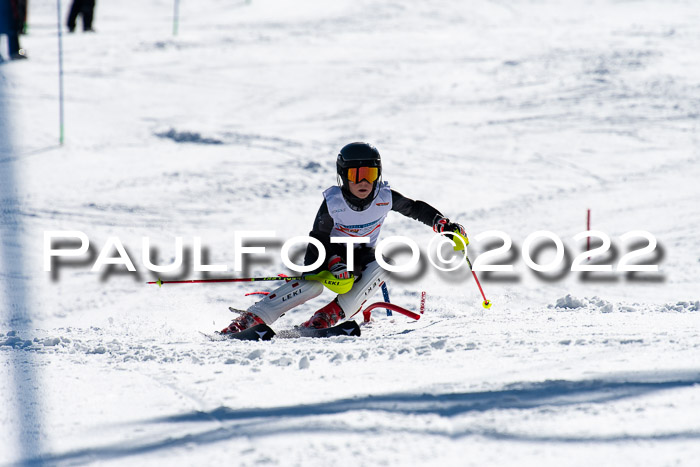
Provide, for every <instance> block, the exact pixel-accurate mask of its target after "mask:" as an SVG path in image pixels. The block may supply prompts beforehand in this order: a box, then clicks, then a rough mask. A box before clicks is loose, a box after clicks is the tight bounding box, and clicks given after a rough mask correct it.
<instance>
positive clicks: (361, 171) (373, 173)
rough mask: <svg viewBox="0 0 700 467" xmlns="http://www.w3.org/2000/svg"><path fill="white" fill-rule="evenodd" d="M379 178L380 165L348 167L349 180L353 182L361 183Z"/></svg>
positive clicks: (372, 181) (371, 181)
mask: <svg viewBox="0 0 700 467" xmlns="http://www.w3.org/2000/svg"><path fill="white" fill-rule="evenodd" d="M378 178H379V167H353V168H351V169H348V180H349V181H351V182H352V183H360V182H361V181H362V180H367V181H368V182H370V183H374V182H375V180H377V179H378Z"/></svg>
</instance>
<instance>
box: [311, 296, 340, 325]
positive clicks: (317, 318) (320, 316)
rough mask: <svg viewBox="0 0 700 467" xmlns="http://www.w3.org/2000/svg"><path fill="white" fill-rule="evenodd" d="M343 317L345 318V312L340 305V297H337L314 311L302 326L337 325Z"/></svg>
mask: <svg viewBox="0 0 700 467" xmlns="http://www.w3.org/2000/svg"><path fill="white" fill-rule="evenodd" d="M343 318H345V312H344V311H343V309H342V308H340V305H338V299H335V300H333V301H332V302H330V303H329V304H328V305H326V306H324V307H323V308H321V309H320V310H318V311H317V312H316V313H314V315H313V316H312V317H311V318H310V319H309V320H308V321H306V322H305V323H303V324H302V326H303V327H305V328H315V329H326V328H330V327H332V326H335V324H336V323H337V322H338V321H340V320H341V319H343Z"/></svg>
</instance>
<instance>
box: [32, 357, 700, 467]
mask: <svg viewBox="0 0 700 467" xmlns="http://www.w3.org/2000/svg"><path fill="white" fill-rule="evenodd" d="M697 384H700V372H699V371H698V370H688V371H666V372H658V371H655V372H649V373H646V372H639V373H636V374H629V373H627V374H620V375H615V374H610V375H608V376H607V377H605V378H599V379H594V380H582V381H567V380H547V381H543V382H536V383H532V382H523V383H513V384H509V385H507V386H505V387H504V388H503V389H500V390H495V391H476V392H463V393H445V394H425V393H423V392H420V393H415V394H410V393H409V394H406V393H403V394H401V393H400V394H384V395H377V396H365V397H359V398H350V399H340V400H336V401H330V402H323V403H316V404H308V405H306V404H300V405H293V406H286V407H272V408H246V409H231V408H228V407H219V408H217V409H214V410H210V411H206V412H202V411H199V410H197V411H192V412H189V413H185V414H179V415H172V416H169V417H159V418H154V419H150V420H146V421H144V422H140V423H141V424H146V425H151V424H154V425H162V424H193V423H194V424H199V423H202V424H213V425H216V427H215V428H212V429H211V430H207V431H203V432H202V431H200V430H193V431H195V432H196V433H187V434H184V435H181V436H179V437H169V436H168V437H165V439H163V440H159V441H146V440H145V439H144V441H143V442H141V443H139V442H138V441H135V442H132V443H130V444H129V445H125V444H124V443H123V442H120V443H115V444H112V445H108V446H103V447H98V448H85V449H78V450H74V451H69V452H66V453H64V454H53V455H51V454H46V455H43V456H42V457H41V458H40V459H39V458H37V459H26V460H25V461H26V462H28V463H32V462H38V461H39V460H41V461H42V462H44V463H47V462H48V463H69V464H74V463H83V462H95V461H107V460H113V459H121V458H125V457H129V456H135V455H145V454H150V453H157V452H160V451H164V450H168V449H172V448H177V447H181V446H185V445H192V444H194V445H197V446H203V445H207V444H213V443H219V442H222V441H230V440H232V439H238V438H259V437H270V436H277V435H292V434H293V435H295V436H299V435H303V434H308V435H315V434H328V433H329V432H335V433H344V434H353V433H357V432H360V433H364V432H367V431H368V430H370V431H371V430H372V429H373V427H372V426H371V417H370V418H369V419H368V420H370V421H369V422H368V424H369V425H370V426H365V425H363V426H361V427H357V428H352V427H350V426H342V427H339V425H338V424H337V422H336V421H335V420H336V419H335V418H331V420H329V421H327V422H324V421H323V419H320V420H318V423H314V424H310V423H309V417H323V416H327V415H343V414H359V413H364V414H366V413H368V412H376V413H378V414H393V415H394V416H402V415H403V416H406V417H417V416H423V415H425V416H429V417H432V416H438V417H443V418H452V417H458V416H462V415H465V414H469V413H476V412H488V411H492V410H493V411H503V410H535V411H541V410H542V408H545V407H546V408H552V407H566V406H579V405H581V404H606V403H610V402H615V401H620V400H625V399H635V398H642V397H647V396H649V395H653V394H655V393H657V392H661V391H668V390H674V389H684V388H692V387H694V386H695V385H697ZM353 416H354V415H353ZM222 425H223V426H222ZM393 430H394V431H395V432H396V433H400V432H403V433H404V434H408V435H420V436H427V435H430V436H434V435H435V434H436V433H435V432H434V428H433V427H432V426H427V427H421V426H415V427H413V426H411V425H406V426H402V427H394V428H393ZM445 436H449V437H450V438H453V439H454V438H462V437H467V436H478V437H484V438H488V439H492V440H495V441H503V440H512V441H525V442H539V443H565V444H572V443H575V444H587V443H592V442H595V443H604V444H615V443H621V442H647V441H657V442H658V441H669V442H678V441H695V440H700V433H699V432H697V431H695V430H688V431H683V430H677V431H674V432H668V433H664V434H663V435H662V436H660V435H659V434H658V433H653V432H652V433H648V434H646V433H645V434H630V433H628V432H625V431H622V432H619V433H613V434H600V435H598V434H580V435H571V434H565V435H557V434H536V433H533V434H521V433H514V432H511V431H508V430H499V429H494V428H480V427H478V426H474V425H473V424H468V425H466V426H465V427H464V428H461V429H460V430H457V431H454V430H449V432H447V433H445ZM149 438H152V435H149Z"/></svg>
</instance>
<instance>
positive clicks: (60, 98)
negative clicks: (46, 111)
mask: <svg viewBox="0 0 700 467" xmlns="http://www.w3.org/2000/svg"><path fill="white" fill-rule="evenodd" d="M56 11H57V12H58V114H59V115H58V122H59V130H58V131H59V137H58V142H59V144H60V145H61V146H63V35H62V32H61V0H56Z"/></svg>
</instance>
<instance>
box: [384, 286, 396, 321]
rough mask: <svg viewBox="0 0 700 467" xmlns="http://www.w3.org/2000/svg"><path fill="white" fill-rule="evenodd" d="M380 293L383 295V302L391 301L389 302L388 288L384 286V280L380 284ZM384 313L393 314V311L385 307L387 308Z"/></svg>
mask: <svg viewBox="0 0 700 467" xmlns="http://www.w3.org/2000/svg"><path fill="white" fill-rule="evenodd" d="M382 295H384V301H385V302H387V303H391V302H390V301H389V289H388V288H387V286H386V282H384V283H383V284H382ZM386 315H387V316H393V313H392V312H391V310H390V309H388V308H387V309H386Z"/></svg>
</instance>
